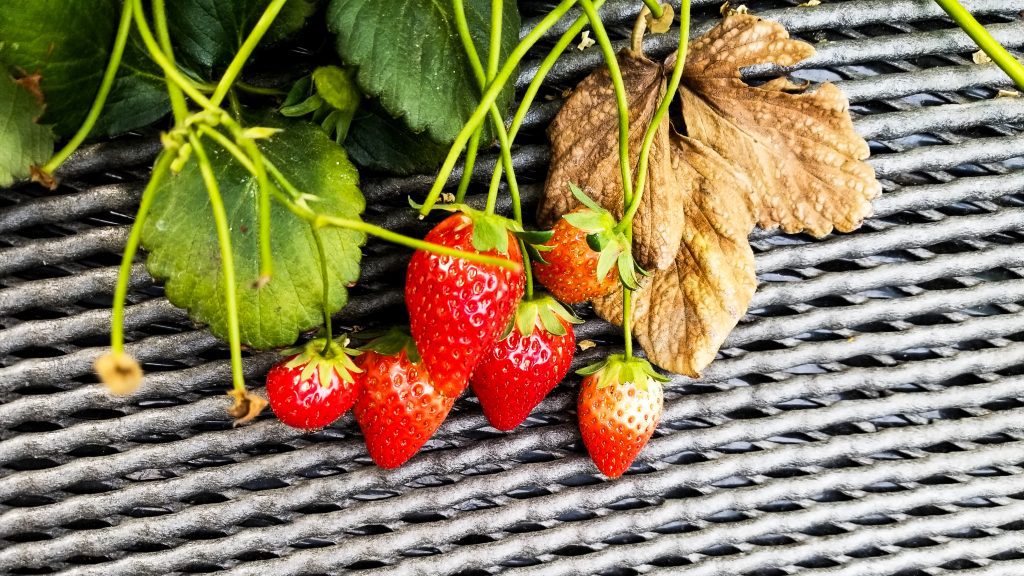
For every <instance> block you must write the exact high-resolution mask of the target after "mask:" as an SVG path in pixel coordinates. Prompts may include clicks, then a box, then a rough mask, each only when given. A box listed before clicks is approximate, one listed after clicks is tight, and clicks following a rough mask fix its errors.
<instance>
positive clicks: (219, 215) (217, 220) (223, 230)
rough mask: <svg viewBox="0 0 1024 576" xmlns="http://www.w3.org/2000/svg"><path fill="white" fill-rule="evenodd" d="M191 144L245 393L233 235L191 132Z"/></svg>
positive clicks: (235, 376) (237, 383)
mask: <svg viewBox="0 0 1024 576" xmlns="http://www.w3.org/2000/svg"><path fill="white" fill-rule="evenodd" d="M188 139H189V142H191V143H192V151H193V153H194V154H195V155H196V162H197V163H198V164H199V172H200V174H202V176H203V183H205V184H206V193H207V194H208V195H209V196H210V206H211V208H212V211H213V222H214V225H215V226H216V228H217V244H219V245H220V260H221V268H222V270H223V272H224V307H225V308H227V310H226V312H227V317H228V347H229V348H230V349H231V383H232V385H233V386H234V388H235V390H242V391H244V390H245V376H244V375H243V374H242V338H241V333H240V329H239V325H238V301H237V295H236V294H235V256H234V253H233V252H232V250H231V231H230V230H229V228H228V215H227V211H225V210H224V200H223V199H222V198H221V195H220V186H218V184H217V177H216V176H215V175H214V173H213V167H212V166H211V165H210V159H209V157H207V155H206V150H205V149H204V148H203V143H202V141H201V140H200V139H199V138H198V137H197V136H196V135H195V134H194V133H192V132H189V135H188Z"/></svg>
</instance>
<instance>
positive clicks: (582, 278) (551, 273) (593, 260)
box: [533, 219, 618, 304]
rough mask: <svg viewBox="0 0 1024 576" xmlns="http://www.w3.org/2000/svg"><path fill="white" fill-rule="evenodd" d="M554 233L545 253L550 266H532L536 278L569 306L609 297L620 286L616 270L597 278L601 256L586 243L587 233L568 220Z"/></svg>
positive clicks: (536, 264) (557, 225)
mask: <svg viewBox="0 0 1024 576" xmlns="http://www.w3.org/2000/svg"><path fill="white" fill-rule="evenodd" d="M553 231H554V234H553V235H552V236H551V239H550V240H548V241H547V242H546V243H545V245H546V246H549V247H550V248H551V250H548V251H546V252H543V253H542V256H543V257H544V260H545V261H547V264H542V263H540V262H537V263H534V265H533V276H534V278H536V279H537V281H539V282H540V283H541V284H543V285H544V287H545V288H547V289H548V290H549V291H551V293H552V294H553V295H554V296H555V298H558V299H559V300H561V301H562V302H565V303H566V304H579V303H580V302H586V301H588V300H593V299H594V298H598V297H601V296H605V295H608V294H610V293H611V292H612V291H613V290H615V287H616V286H618V278H617V277H616V276H615V271H614V269H613V270H612V271H611V272H609V273H608V275H607V276H605V277H604V279H603V280H598V279H597V262H598V260H599V259H600V253H598V252H595V251H594V250H592V249H591V248H590V245H589V244H587V233H586V232H584V231H583V230H580V229H579V228H576V227H575V226H573V225H572V224H570V223H569V222H567V221H566V220H565V219H559V220H558V222H557V223H556V224H555V227H554V228H553Z"/></svg>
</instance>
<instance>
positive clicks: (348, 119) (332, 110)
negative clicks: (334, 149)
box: [280, 66, 362, 144]
mask: <svg viewBox="0 0 1024 576" xmlns="http://www.w3.org/2000/svg"><path fill="white" fill-rule="evenodd" d="M354 76H355V74H354V73H353V71H352V70H350V69H344V68H339V67H338V66H321V67H319V68H317V69H316V70H314V71H313V73H312V74H311V75H309V76H305V77H303V78H300V79H299V80H298V81H297V82H296V83H295V84H294V85H293V86H292V88H291V90H289V91H288V95H287V96H286V97H285V100H284V102H283V103H282V105H281V108H280V112H281V115H283V116H287V117H289V118H295V117H299V116H307V115H309V114H312V115H313V116H312V118H311V120H312V121H313V122H314V123H316V124H320V127H321V128H322V129H323V130H324V131H325V132H326V133H327V134H328V135H332V134H333V135H334V139H335V141H336V142H337V143H338V144H341V143H342V142H344V141H345V137H346V136H348V129H349V126H351V124H352V119H353V117H355V113H356V111H357V110H358V109H359V104H360V102H361V101H362V94H361V93H360V92H359V88H358V87H357V86H356V83H355V79H354Z"/></svg>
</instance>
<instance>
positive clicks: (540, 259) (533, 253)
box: [526, 244, 550, 264]
mask: <svg viewBox="0 0 1024 576" xmlns="http://www.w3.org/2000/svg"><path fill="white" fill-rule="evenodd" d="M546 248H550V247H546ZM541 252H547V250H539V246H537V245H534V244H527V245H526V255H527V257H529V258H530V261H531V262H536V263H538V264H547V263H548V261H547V260H545V259H544V256H543V255H542V254H541Z"/></svg>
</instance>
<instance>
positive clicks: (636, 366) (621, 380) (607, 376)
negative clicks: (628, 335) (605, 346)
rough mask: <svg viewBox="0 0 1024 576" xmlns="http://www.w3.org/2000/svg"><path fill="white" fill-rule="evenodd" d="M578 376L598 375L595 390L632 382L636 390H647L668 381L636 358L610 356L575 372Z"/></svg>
mask: <svg viewBox="0 0 1024 576" xmlns="http://www.w3.org/2000/svg"><path fill="white" fill-rule="evenodd" d="M576 374H579V375H580V376H591V375H593V374H599V375H598V380H597V388H598V389H599V390H600V389H601V388H607V387H608V386H612V385H619V384H626V383H629V382H632V383H633V384H635V385H636V387H637V388H639V389H641V390H647V388H648V387H649V386H651V385H652V384H654V383H661V382H668V381H669V379H668V378H666V377H665V376H663V375H662V374H660V373H659V372H658V371H657V370H655V369H654V367H653V366H651V363H650V362H648V361H647V360H644V359H643V358H637V357H636V356H626V355H624V354H612V355H611V356H609V357H607V358H605V359H604V360H601V361H600V362H597V363H595V364H591V365H590V366H586V367H584V368H581V369H579V370H577V371H576Z"/></svg>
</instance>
